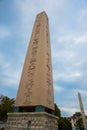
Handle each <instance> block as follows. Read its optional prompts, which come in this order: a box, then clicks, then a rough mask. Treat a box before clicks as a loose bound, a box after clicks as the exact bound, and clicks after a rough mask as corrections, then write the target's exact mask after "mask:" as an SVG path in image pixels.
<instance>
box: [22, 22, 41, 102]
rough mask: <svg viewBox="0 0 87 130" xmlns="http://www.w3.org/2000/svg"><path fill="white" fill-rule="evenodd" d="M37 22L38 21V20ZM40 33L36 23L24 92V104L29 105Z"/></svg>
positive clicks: (38, 23) (38, 24)
mask: <svg viewBox="0 0 87 130" xmlns="http://www.w3.org/2000/svg"><path fill="white" fill-rule="evenodd" d="M38 21H39V20H38ZM39 33H40V22H37V25H36V29H35V36H34V40H33V43H32V50H31V59H30V62H29V67H28V73H27V82H26V86H25V87H26V92H25V95H26V96H25V97H26V99H25V102H24V104H25V103H28V104H31V103H32V101H31V96H32V86H33V84H34V80H33V76H34V73H35V69H36V57H37V55H36V54H37V51H38V38H39Z"/></svg>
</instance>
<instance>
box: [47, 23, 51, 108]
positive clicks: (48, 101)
mask: <svg viewBox="0 0 87 130" xmlns="http://www.w3.org/2000/svg"><path fill="white" fill-rule="evenodd" d="M48 31H49V30H48V22H47V25H46V43H47V53H46V55H47V62H46V67H47V103H48V105H49V106H51V105H52V99H51V98H50V97H51V94H52V93H51V92H52V90H51V88H52V74H51V64H50V45H49V36H48V34H49V33H48Z"/></svg>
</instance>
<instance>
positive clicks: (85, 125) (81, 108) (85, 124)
mask: <svg viewBox="0 0 87 130" xmlns="http://www.w3.org/2000/svg"><path fill="white" fill-rule="evenodd" d="M78 99H79V104H80V110H81V114H82V120H83V126H84V130H87V123H86V118H85V112H84V107H83V103H82V99H81V95H80V92H78Z"/></svg>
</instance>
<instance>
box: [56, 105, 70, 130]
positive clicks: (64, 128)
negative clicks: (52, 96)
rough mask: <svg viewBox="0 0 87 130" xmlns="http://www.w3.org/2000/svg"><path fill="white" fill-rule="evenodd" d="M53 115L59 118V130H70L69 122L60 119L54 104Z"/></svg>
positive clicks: (59, 113)
mask: <svg viewBox="0 0 87 130" xmlns="http://www.w3.org/2000/svg"><path fill="white" fill-rule="evenodd" d="M55 115H56V116H57V117H58V118H59V119H58V129H59V130H70V129H71V128H72V125H71V123H70V121H69V120H68V119H67V118H63V117H61V111H60V109H59V108H58V106H57V105H56V104H55Z"/></svg>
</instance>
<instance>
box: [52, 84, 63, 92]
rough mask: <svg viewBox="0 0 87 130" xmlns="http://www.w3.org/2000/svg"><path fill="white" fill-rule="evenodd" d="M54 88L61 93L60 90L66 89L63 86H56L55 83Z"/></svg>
mask: <svg viewBox="0 0 87 130" xmlns="http://www.w3.org/2000/svg"><path fill="white" fill-rule="evenodd" d="M54 90H55V93H60V92H62V91H64V88H63V87H62V86H56V85H55V84H54Z"/></svg>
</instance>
